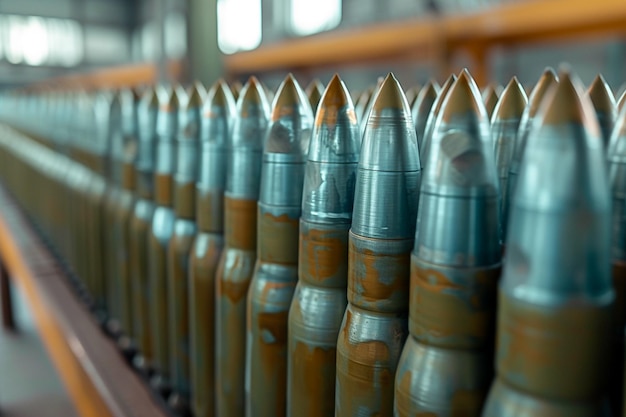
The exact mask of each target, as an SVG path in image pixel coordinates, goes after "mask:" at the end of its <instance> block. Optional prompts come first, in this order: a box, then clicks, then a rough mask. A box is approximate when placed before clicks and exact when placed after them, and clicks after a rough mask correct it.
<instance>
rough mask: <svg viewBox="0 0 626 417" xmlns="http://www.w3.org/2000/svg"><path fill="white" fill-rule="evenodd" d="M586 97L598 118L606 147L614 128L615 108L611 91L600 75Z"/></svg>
mask: <svg viewBox="0 0 626 417" xmlns="http://www.w3.org/2000/svg"><path fill="white" fill-rule="evenodd" d="M587 96H588V97H589V99H590V100H591V103H592V104H593V107H594V109H595V112H596V116H597V117H598V122H599V123H600V130H601V131H602V139H603V140H604V143H605V145H607V146H608V143H609V140H610V138H611V133H612V132H613V127H614V126H615V119H616V118H617V107H616V105H615V97H614V96H613V91H611V87H609V85H608V84H607V82H606V81H605V80H604V78H603V77H602V75H600V74H598V75H597V76H596V78H595V79H594V80H593V82H592V83H591V85H590V86H589V89H588V90H587Z"/></svg>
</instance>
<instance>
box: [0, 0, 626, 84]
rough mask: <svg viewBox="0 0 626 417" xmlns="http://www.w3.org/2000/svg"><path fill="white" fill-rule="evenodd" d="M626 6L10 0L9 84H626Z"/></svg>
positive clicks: (4, 74) (6, 2) (402, 0)
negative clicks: (566, 68)
mask: <svg viewBox="0 0 626 417" xmlns="http://www.w3.org/2000/svg"><path fill="white" fill-rule="evenodd" d="M625 3H626V2H624V1H622V0H596V1H593V2H592V1H581V0H568V1H564V0H506V1H505V0H387V1H380V0H315V1H311V0H2V1H1V2H0V83H1V84H2V87H15V86H23V85H33V84H34V83H38V84H36V85H38V86H41V85H45V86H47V87H52V88H54V87H58V86H60V85H63V86H66V85H67V84H73V85H79V84H80V85H81V86H82V87H89V86H95V85H98V86H102V85H107V84H108V85H110V86H115V85H119V84H134V83H138V82H141V83H149V82H155V81H157V80H160V81H171V82H183V83H186V82H190V81H192V80H200V81H203V82H204V83H211V82H213V81H214V80H215V79H217V78H218V77H225V78H226V79H227V80H228V81H231V82H232V81H234V80H240V81H245V78H246V77H247V76H248V75H250V74H256V75H259V76H261V77H262V78H263V80H264V81H265V83H266V84H268V85H269V86H270V87H272V88H273V87H275V86H276V85H277V84H278V82H279V81H280V80H281V79H282V78H283V77H284V75H285V73H286V72H288V71H292V72H294V73H295V74H296V76H297V77H298V79H299V80H300V81H301V82H302V83H303V84H304V83H307V82H308V81H309V80H310V79H312V78H314V77H319V78H320V79H321V80H322V81H323V82H326V81H328V79H329V77H330V76H331V75H332V73H334V72H339V73H340V74H341V76H342V77H343V78H344V80H345V81H346V83H347V85H348V87H349V88H350V89H351V90H362V89H364V88H366V87H367V86H368V85H371V84H372V83H373V82H375V80H376V77H378V76H380V75H383V74H385V73H387V72H389V71H393V72H395V73H396V76H397V77H398V78H399V79H400V81H401V82H402V83H403V85H404V86H405V87H406V88H408V87H410V86H411V85H413V84H416V83H423V82H424V81H425V80H427V79H428V78H430V77H434V78H437V79H439V80H440V81H441V80H442V79H444V78H445V77H446V76H447V75H448V74H449V73H450V72H451V71H458V69H460V68H462V67H464V66H467V67H468V68H469V69H470V71H472V73H473V75H474V76H475V77H476V79H477V81H478V82H479V84H481V83H482V84H485V83H486V82H487V81H495V82H498V83H501V84H504V83H505V82H506V81H507V80H508V79H509V78H510V77H511V76H512V75H518V77H519V78H520V81H521V82H522V83H524V84H526V85H529V84H532V83H534V82H535V81H536V79H537V77H538V76H539V74H540V72H541V70H542V69H543V68H544V67H545V66H547V65H552V66H556V65H558V64H559V63H560V62H562V61H567V62H569V63H571V64H572V66H573V67H574V68H575V70H576V71H577V72H578V74H579V75H580V76H581V77H582V79H583V81H585V82H586V83H588V82H590V81H591V79H592V78H593V77H594V76H595V74H596V73H598V72H601V73H603V74H604V76H605V77H606V79H607V81H608V82H609V83H610V84H611V86H612V87H613V88H614V89H616V90H617V89H618V88H619V86H620V84H621V83H622V82H623V81H624V74H623V68H624V64H625V56H626V43H625V42H624V37H623V35H624V32H626V24H625V23H626V4H625ZM68 74H72V75H74V76H73V77H67V75H68ZM76 74H79V75H80V77H82V78H80V77H77V76H75V75H76ZM86 76H88V77H87V78H86ZM42 82H43V84H42Z"/></svg>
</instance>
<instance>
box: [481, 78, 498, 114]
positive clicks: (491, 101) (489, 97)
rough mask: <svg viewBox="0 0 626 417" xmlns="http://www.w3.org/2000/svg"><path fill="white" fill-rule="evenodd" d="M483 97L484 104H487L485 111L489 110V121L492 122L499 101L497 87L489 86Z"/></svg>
mask: <svg viewBox="0 0 626 417" xmlns="http://www.w3.org/2000/svg"><path fill="white" fill-rule="evenodd" d="M482 97H483V103H485V109H486V110H487V116H488V118H489V120H491V116H492V115H493V111H494V110H495V108H496V105H497V104H498V99H499V98H498V91H497V87H496V86H495V85H493V84H489V85H488V86H487V88H485V90H484V91H483V94H482Z"/></svg>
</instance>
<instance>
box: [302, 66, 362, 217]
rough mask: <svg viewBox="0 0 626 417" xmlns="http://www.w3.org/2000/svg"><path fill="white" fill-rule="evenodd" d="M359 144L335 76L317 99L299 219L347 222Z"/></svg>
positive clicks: (345, 92) (345, 97)
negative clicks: (317, 103) (318, 100)
mask: <svg viewBox="0 0 626 417" xmlns="http://www.w3.org/2000/svg"><path fill="white" fill-rule="evenodd" d="M359 144H360V140H359V125H358V123H357V120H356V115H355V113H354V106H353V104H352V99H351V98H350V93H349V92H348V90H347V88H346V86H345V85H344V83H343V81H341V79H340V78H339V76H338V75H337V74H335V75H334V76H333V78H332V79H331V80H330V82H329V83H328V86H327V87H326V91H325V92H324V94H323V96H322V98H321V101H320V103H319V108H318V111H317V116H316V119H315V127H314V130H313V136H312V138H311V145H310V148H309V155H308V161H307V166H306V172H305V177H304V191H303V199H302V218H303V219H305V220H308V221H313V222H324V223H337V222H341V223H344V222H349V220H350V219H351V217H352V205H353V197H354V185H355V180H356V179H355V176H356V166H357V162H358V159H359Z"/></svg>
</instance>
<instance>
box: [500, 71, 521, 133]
mask: <svg viewBox="0 0 626 417" xmlns="http://www.w3.org/2000/svg"><path fill="white" fill-rule="evenodd" d="M527 104H528V98H527V97H526V91H524V88H523V87H522V85H521V84H520V83H519V81H518V80H517V77H513V78H512V79H511V81H509V83H508V84H507V86H506V88H505V89H504V91H503V92H502V95H501V96H500V100H498V104H497V105H496V108H495V109H494V120H500V121H502V120H507V119H514V120H518V119H520V118H521V117H522V113H523V112H524V109H526V105H527ZM518 123H519V122H518Z"/></svg>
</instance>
